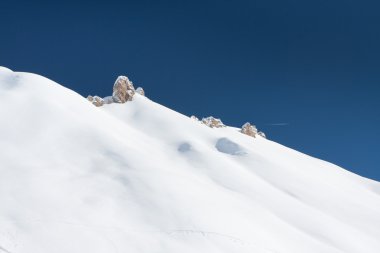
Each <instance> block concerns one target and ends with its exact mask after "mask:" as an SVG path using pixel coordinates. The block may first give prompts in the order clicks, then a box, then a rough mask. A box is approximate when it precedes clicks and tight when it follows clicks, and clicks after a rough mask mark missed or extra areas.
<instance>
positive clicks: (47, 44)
mask: <svg viewBox="0 0 380 253" xmlns="http://www.w3.org/2000/svg"><path fill="white" fill-rule="evenodd" d="M379 9H380V3H379V2H378V1H351V0H344V1H343V0H341V1H334V0H328V1H325V0H320V1H304V0H293V1H291V0H278V1H277V0H265V1H262V0H260V1H254V0H250V1H244V0H241V1H232V0H229V1H224V0H217V1H210V0H201V1H145V0H136V1H97V0H94V1H33V0H29V1H1V5H0V65H2V66H6V67H8V68H11V69H13V70H17V71H27V72H35V73H38V74H41V75H44V76H47V77H48V78H51V79H53V80H55V81H57V82H59V83H61V84H63V85H65V86H66V87H69V88H71V89H73V90H75V91H77V92H79V93H80V94H82V95H83V96H87V95H88V94H92V95H100V96H106V95H110V94H111V93H112V85H113V82H114V80H115V78H116V77H117V76H118V75H127V76H128V77H130V79H131V80H132V81H133V82H134V84H135V85H136V86H142V87H144V89H145V91H146V93H147V96H148V97H150V98H151V99H153V100H154V101H157V102H158V103H161V104H163V105H165V106H168V107H170V108H172V109H174V110H177V111H179V112H181V113H184V114H186V115H192V114H194V115H196V116H198V117H202V116H209V115H213V116H216V117H220V118H221V119H222V120H223V121H224V123H226V124H228V125H233V126H241V125H242V124H243V123H245V122H246V121H250V122H252V123H254V124H256V125H257V126H258V128H259V129H261V130H262V131H264V132H265V133H266V134H267V136H268V137H269V139H272V140H274V141H277V142H280V143H282V144H284V145H286V146H289V147H291V148H294V149H297V150H299V151H301V152H304V153H306V154H310V155H313V156H315V157H318V158H321V159H324V160H327V161H330V162H333V163H335V164H338V165H340V166H342V167H344V168H346V169H349V170H351V171H353V172H355V173H357V174H360V175H362V176H365V177H369V178H372V179H376V180H378V181H380V167H379V164H380V144H379V143H380V134H379V130H378V129H379V125H380V29H379V27H380V15H379ZM0 117H1V115H0ZM274 159H275V157H274Z"/></svg>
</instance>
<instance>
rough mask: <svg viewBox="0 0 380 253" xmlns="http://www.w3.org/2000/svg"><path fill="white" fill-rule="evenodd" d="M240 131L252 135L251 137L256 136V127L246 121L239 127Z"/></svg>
mask: <svg viewBox="0 0 380 253" xmlns="http://www.w3.org/2000/svg"><path fill="white" fill-rule="evenodd" d="M240 132H242V133H243V134H246V135H249V136H252V137H256V134H258V133H257V128H256V126H255V125H252V124H251V123H249V122H247V123H245V124H244V125H243V126H242V127H241V130H240Z"/></svg>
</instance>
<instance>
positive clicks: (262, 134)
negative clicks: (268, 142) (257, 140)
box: [257, 131, 267, 139]
mask: <svg viewBox="0 0 380 253" xmlns="http://www.w3.org/2000/svg"><path fill="white" fill-rule="evenodd" d="M257 134H258V135H260V136H261V137H263V138H265V139H266V138H267V137H266V135H265V134H264V133H263V132H261V131H260V132H258V133H257Z"/></svg>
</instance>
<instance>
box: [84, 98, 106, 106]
mask: <svg viewBox="0 0 380 253" xmlns="http://www.w3.org/2000/svg"><path fill="white" fill-rule="evenodd" d="M87 100H88V101H90V102H91V103H92V104H93V105H95V106H97V107H99V106H102V105H104V100H103V98H101V97H98V96H88V97H87Z"/></svg>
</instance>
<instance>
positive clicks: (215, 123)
mask: <svg viewBox="0 0 380 253" xmlns="http://www.w3.org/2000/svg"><path fill="white" fill-rule="evenodd" d="M202 123H203V124H205V125H206V126H208V127H211V128H220V127H225V126H226V125H224V124H223V122H222V121H221V120H220V119H217V118H214V117H212V116H210V117H207V118H203V119H202Z"/></svg>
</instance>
